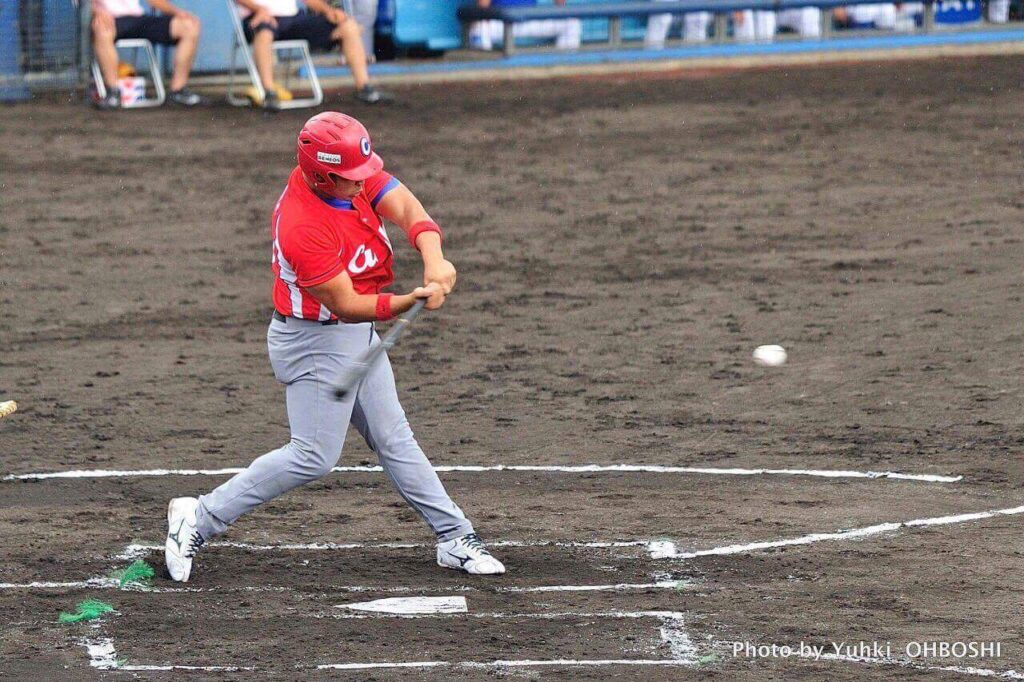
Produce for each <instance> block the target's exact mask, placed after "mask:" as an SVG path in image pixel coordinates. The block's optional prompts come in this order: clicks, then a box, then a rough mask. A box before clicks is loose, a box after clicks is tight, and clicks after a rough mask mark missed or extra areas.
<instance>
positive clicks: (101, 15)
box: [92, 11, 118, 90]
mask: <svg viewBox="0 0 1024 682" xmlns="http://www.w3.org/2000/svg"><path fill="white" fill-rule="evenodd" d="M115 40H117V26H116V24H115V23H114V17H113V16H111V15H110V14H108V13H107V12H103V11H97V12H96V13H95V14H93V16H92V51H93V55H94V56H95V57H96V63H97V64H99V65H100V74H101V75H102V77H103V84H104V85H105V86H106V87H107V90H110V89H111V88H114V87H116V86H117V61H118V60H117V49H116V48H115V47H114V41H115Z"/></svg>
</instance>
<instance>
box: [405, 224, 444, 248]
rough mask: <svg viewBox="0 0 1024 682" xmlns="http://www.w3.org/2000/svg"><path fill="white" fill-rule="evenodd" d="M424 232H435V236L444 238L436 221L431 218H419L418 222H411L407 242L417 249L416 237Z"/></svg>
mask: <svg viewBox="0 0 1024 682" xmlns="http://www.w3.org/2000/svg"><path fill="white" fill-rule="evenodd" d="M424 232H437V236H438V237H441V238H442V239H444V235H443V234H441V228H440V227H438V225H437V223H435V222H434V221H433V220H421V221H419V222H418V223H413V224H412V227H410V228H409V232H408V235H409V243H410V244H412V246H413V248H414V249H416V250H419V248H420V247H418V246H416V237H419V236H420V235H421V234H423V233H424Z"/></svg>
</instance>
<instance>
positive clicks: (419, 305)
mask: <svg viewBox="0 0 1024 682" xmlns="http://www.w3.org/2000/svg"><path fill="white" fill-rule="evenodd" d="M426 304H427V299H425V298H421V299H418V300H417V301H416V303H414V304H413V306H412V308H409V312H407V313H406V314H405V315H402V316H401V317H400V318H398V319H397V320H396V321H395V324H394V326H392V327H391V329H390V330H389V331H388V333H387V334H385V335H384V338H383V339H381V340H380V343H379V344H377V345H376V346H372V347H370V348H367V349H366V350H365V351H363V352H362V353H361V354H360V355H359V357H358V358H356V359H355V360H354V361H353V362H351V363H350V364H349V366H348V367H347V368H346V369H345V375H344V377H343V378H342V380H341V381H340V382H339V383H338V385H337V386H335V387H334V399H335V400H344V399H345V397H346V396H348V394H349V393H351V392H352V391H354V390H355V388H356V386H358V385H359V382H360V381H362V380H363V377H365V376H366V373H367V372H369V371H370V367H372V366H373V363H374V362H376V361H377V359H378V358H379V357H380V356H381V355H383V354H384V353H386V352H388V351H389V350H391V348H392V347H393V346H394V345H395V344H396V343H397V342H398V338H399V337H400V336H401V335H402V334H403V333H404V332H405V330H406V328H407V327H408V326H409V325H410V324H412V321H413V320H415V319H416V316H417V315H419V314H420V311H421V310H423V306H425V305H426Z"/></svg>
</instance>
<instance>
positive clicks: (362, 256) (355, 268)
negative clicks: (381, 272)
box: [348, 245, 378, 275]
mask: <svg viewBox="0 0 1024 682" xmlns="http://www.w3.org/2000/svg"><path fill="white" fill-rule="evenodd" d="M377 262H378V261H377V254H375V253H374V252H373V251H371V250H370V249H368V248H366V245H361V246H360V247H359V248H358V249H356V255H354V256H352V260H350V261H349V262H348V271H349V272H351V273H352V274H353V275H358V274H360V273H363V272H366V271H367V270H369V269H370V268H372V267H374V266H375V265H377Z"/></svg>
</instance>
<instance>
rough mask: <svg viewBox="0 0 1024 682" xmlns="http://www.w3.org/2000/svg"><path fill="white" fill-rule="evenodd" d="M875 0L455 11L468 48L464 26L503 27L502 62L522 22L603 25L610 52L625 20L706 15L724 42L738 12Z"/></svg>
mask: <svg viewBox="0 0 1024 682" xmlns="http://www.w3.org/2000/svg"><path fill="white" fill-rule="evenodd" d="M873 4H878V0H673V2H651V1H650V0H645V1H643V2H609V3H593V4H587V5H561V6H559V5H545V6H533V7H519V6H513V7H493V6H492V7H475V6H469V7H460V8H459V10H458V17H459V20H460V21H461V22H462V29H463V38H464V42H465V43H466V44H468V43H469V38H468V33H469V26H470V24H472V23H473V22H476V21H489V20H497V21H500V22H502V24H503V25H504V31H503V38H502V51H503V52H504V54H505V56H506V57H508V56H511V55H512V54H513V53H514V52H515V39H514V34H513V30H514V26H515V25H516V24H518V23H522V22H524V21H539V20H544V19H608V21H609V29H608V42H609V43H610V44H611V45H612V46H615V47H618V46H619V45H621V44H622V19H623V18H624V17H643V18H646V17H650V16H651V15H654V14H686V13H689V12H711V13H712V14H713V15H714V17H715V22H714V27H715V41H716V42H724V41H725V35H726V25H727V22H728V17H729V14H731V13H732V12H741V11H743V10H755V11H756V10H761V11H770V12H778V11H781V10H787V9H802V8H804V7H817V8H819V9H822V10H832V9H835V8H836V7H847V6H849V5H873ZM821 16H822V27H821V28H822V31H821V34H822V36H823V37H825V36H827V35H829V34H830V33H831V32H832V13H831V12H830V11H825V12H822V15H821ZM922 27H923V30H924V31H925V32H928V31H931V30H933V29H934V28H935V0H924V15H923V25H922Z"/></svg>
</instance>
